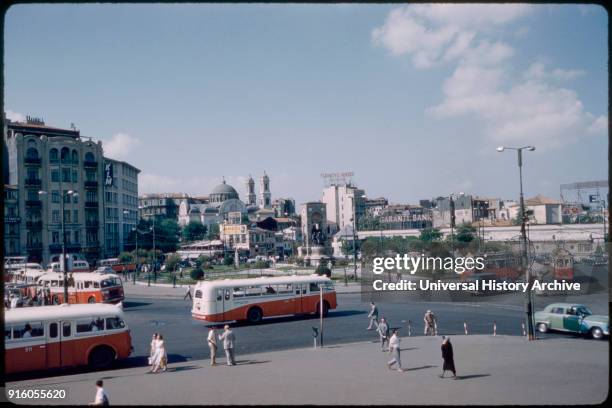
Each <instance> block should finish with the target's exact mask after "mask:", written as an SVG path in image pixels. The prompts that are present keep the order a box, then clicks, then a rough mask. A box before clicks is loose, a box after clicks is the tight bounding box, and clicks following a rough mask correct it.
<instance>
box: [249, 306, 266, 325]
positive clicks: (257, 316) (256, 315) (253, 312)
mask: <svg viewBox="0 0 612 408" xmlns="http://www.w3.org/2000/svg"><path fill="white" fill-rule="evenodd" d="M262 318H263V312H262V310H261V309H260V308H258V307H252V308H250V309H249V311H248V312H247V320H248V321H249V323H259V322H261V319H262Z"/></svg>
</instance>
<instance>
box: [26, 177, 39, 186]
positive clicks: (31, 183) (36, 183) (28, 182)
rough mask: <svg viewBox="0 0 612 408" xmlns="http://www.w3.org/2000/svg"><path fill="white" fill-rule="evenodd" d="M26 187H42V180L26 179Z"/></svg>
mask: <svg viewBox="0 0 612 408" xmlns="http://www.w3.org/2000/svg"><path fill="white" fill-rule="evenodd" d="M25 185H26V187H40V186H41V185H42V180H41V179H39V178H32V179H30V178H27V179H25Z"/></svg>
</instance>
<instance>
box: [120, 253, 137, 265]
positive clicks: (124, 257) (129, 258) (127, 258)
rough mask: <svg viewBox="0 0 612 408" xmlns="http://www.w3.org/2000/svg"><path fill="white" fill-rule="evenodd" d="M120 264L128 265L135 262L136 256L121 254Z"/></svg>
mask: <svg viewBox="0 0 612 408" xmlns="http://www.w3.org/2000/svg"><path fill="white" fill-rule="evenodd" d="M118 259H119V262H121V263H128V262H132V261H133V260H134V256H133V255H132V254H131V253H130V252H122V253H120V254H119V257H118Z"/></svg>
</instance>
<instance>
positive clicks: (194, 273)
mask: <svg viewBox="0 0 612 408" xmlns="http://www.w3.org/2000/svg"><path fill="white" fill-rule="evenodd" d="M189 276H190V277H191V279H193V280H195V281H197V280H200V279H202V278H203V277H204V271H203V270H202V269H201V268H193V269H192V270H191V272H190V273H189Z"/></svg>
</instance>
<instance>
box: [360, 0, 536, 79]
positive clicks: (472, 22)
mask: <svg viewBox="0 0 612 408" xmlns="http://www.w3.org/2000/svg"><path fill="white" fill-rule="evenodd" d="M529 9H530V6H528V5H521V4H517V5H498V4H497V5H496V4H419V5H413V6H405V7H400V8H397V9H394V10H392V11H391V12H390V13H389V16H388V17H387V20H386V21H385V24H384V25H383V26H382V27H378V28H375V29H374V30H373V31H372V41H373V42H374V44H376V45H379V46H382V47H384V48H386V49H387V50H389V51H390V52H391V54H392V55H410V56H412V62H413V64H414V65H415V67H417V68H428V67H431V66H434V65H436V64H438V63H440V62H441V61H449V60H452V59H455V58H459V57H461V56H462V55H463V54H464V53H466V52H468V50H469V49H470V45H471V44H472V43H473V42H474V39H475V37H476V36H477V33H479V32H482V31H487V30H488V29H489V28H491V27H494V26H496V25H502V24H505V23H508V22H510V21H512V20H514V19H516V18H518V17H520V16H522V15H524V14H525V13H527V12H528V11H529ZM490 50H491V51H496V52H500V51H501V52H507V51H508V47H507V46H506V49H501V47H500V46H499V45H498V46H497V48H491V49H490Z"/></svg>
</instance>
